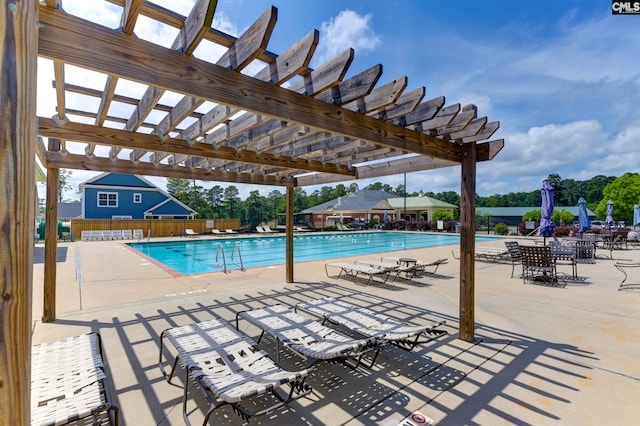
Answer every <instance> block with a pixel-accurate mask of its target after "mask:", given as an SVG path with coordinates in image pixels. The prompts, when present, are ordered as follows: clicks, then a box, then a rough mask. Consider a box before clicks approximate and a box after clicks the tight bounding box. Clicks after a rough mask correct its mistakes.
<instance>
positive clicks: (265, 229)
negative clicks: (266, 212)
mask: <svg viewBox="0 0 640 426" xmlns="http://www.w3.org/2000/svg"><path fill="white" fill-rule="evenodd" d="M262 229H264V232H271V233H273V232H278V231H274V230H273V229H271V227H270V226H269V225H264V226H263V227H262Z"/></svg>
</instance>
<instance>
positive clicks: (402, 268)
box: [355, 259, 415, 281]
mask: <svg viewBox="0 0 640 426" xmlns="http://www.w3.org/2000/svg"><path fill="white" fill-rule="evenodd" d="M355 263H356V264H359V265H368V266H372V267H374V268H379V269H382V270H384V271H386V272H387V273H388V274H389V275H391V274H395V278H394V281H395V280H396V279H397V278H398V277H399V276H400V274H401V273H404V274H405V277H407V279H411V278H412V277H413V276H414V275H415V268H414V267H413V266H406V265H401V264H399V263H396V262H384V261H378V260H368V259H365V260H356V262H355Z"/></svg>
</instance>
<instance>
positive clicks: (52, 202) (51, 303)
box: [42, 139, 60, 322]
mask: <svg viewBox="0 0 640 426" xmlns="http://www.w3.org/2000/svg"><path fill="white" fill-rule="evenodd" d="M57 142H58V141H56V140H54V139H50V140H49V145H50V146H49V149H51V144H52V143H57ZM58 144H59V143H58ZM59 177H60V169H58V168H56V167H50V168H48V169H47V210H46V213H45V228H44V229H45V232H44V306H43V308H42V322H51V321H54V320H55V319H56V268H57V265H56V257H57V250H58V180H59Z"/></svg>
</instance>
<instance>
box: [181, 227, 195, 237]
mask: <svg viewBox="0 0 640 426" xmlns="http://www.w3.org/2000/svg"><path fill="white" fill-rule="evenodd" d="M184 234H185V235H186V236H187V237H197V236H198V234H196V233H195V232H193V229H191V228H186V229H185V230H184Z"/></svg>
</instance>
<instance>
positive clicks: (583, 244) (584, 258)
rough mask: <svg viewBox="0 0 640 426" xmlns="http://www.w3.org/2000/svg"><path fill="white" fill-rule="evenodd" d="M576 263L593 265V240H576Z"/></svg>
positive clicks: (594, 246)
mask: <svg viewBox="0 0 640 426" xmlns="http://www.w3.org/2000/svg"><path fill="white" fill-rule="evenodd" d="M575 243H576V262H577V263H595V259H596V244H595V240H585V239H583V240H576V242H575Z"/></svg>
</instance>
